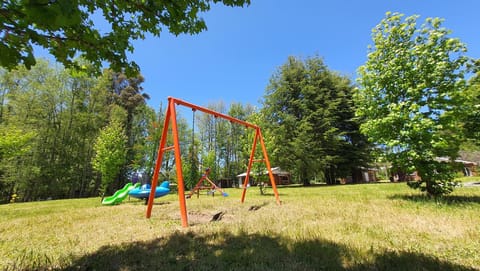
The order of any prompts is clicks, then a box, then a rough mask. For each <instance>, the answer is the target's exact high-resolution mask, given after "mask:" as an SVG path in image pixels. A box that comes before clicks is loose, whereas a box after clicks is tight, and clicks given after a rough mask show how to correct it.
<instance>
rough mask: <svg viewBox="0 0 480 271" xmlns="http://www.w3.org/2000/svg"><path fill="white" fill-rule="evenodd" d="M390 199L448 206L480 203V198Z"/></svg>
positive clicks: (396, 196)
mask: <svg viewBox="0 0 480 271" xmlns="http://www.w3.org/2000/svg"><path fill="white" fill-rule="evenodd" d="M390 199H401V200H407V201H413V202H425V203H435V204H437V203H440V204H447V205H461V204H469V203H480V196H443V197H438V198H433V197H429V196H427V195H393V196H391V197H390Z"/></svg>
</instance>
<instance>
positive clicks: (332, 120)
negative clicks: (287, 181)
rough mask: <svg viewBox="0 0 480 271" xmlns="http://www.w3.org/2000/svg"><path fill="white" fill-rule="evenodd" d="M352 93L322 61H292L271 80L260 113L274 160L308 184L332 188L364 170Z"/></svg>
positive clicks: (343, 79)
mask: <svg viewBox="0 0 480 271" xmlns="http://www.w3.org/2000/svg"><path fill="white" fill-rule="evenodd" d="M352 92H353V86H352V84H351V82H350V80H349V79H348V78H346V77H343V76H341V75H339V74H337V73H335V72H332V71H330V70H328V68H327V67H326V65H325V64H324V63H323V61H322V59H320V58H319V57H312V58H308V59H306V60H305V61H303V60H301V59H298V58H295V57H289V58H288V60H287V62H286V63H285V64H284V65H283V66H281V67H280V69H279V70H278V72H277V73H276V74H274V75H273V76H272V78H271V79H270V84H269V85H268V87H267V91H266V95H265V96H264V101H263V106H264V107H263V109H262V112H261V113H262V115H263V117H264V123H263V125H262V127H265V128H266V132H265V134H266V135H270V136H268V137H269V138H271V143H270V144H269V148H270V150H269V153H271V156H272V161H273V162H274V163H275V164H276V165H278V166H281V167H283V168H285V169H287V170H291V171H292V173H293V174H294V176H295V177H296V178H298V179H299V180H301V181H303V182H304V184H305V185H308V184H309V183H310V180H313V179H316V178H318V179H324V180H326V181H327V182H328V183H334V182H335V180H336V178H337V177H347V176H348V175H351V173H352V171H353V170H354V168H357V167H359V166H362V165H365V164H366V162H365V159H364V158H365V157H367V155H365V154H366V153H367V148H366V144H361V140H362V136H361V135H360V134H359V130H358V124H356V122H355V120H354V112H355V107H354V104H353V101H352ZM269 141H270V139H269ZM352 175H353V174H352Z"/></svg>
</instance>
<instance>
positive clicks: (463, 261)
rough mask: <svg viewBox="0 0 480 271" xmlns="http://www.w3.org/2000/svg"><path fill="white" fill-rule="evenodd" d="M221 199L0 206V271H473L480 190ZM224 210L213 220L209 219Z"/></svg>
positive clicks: (478, 252) (363, 188)
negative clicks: (441, 194)
mask: <svg viewBox="0 0 480 271" xmlns="http://www.w3.org/2000/svg"><path fill="white" fill-rule="evenodd" d="M227 192H228V193H229V195H230V196H229V197H221V196H219V195H216V196H215V197H211V196H207V195H205V194H204V195H201V196H200V198H197V197H193V198H191V199H188V200H187V210H188V213H189V223H190V227H188V228H182V227H181V226H180V225H181V223H180V212H179V205H178V197H177V195H175V194H170V195H168V196H166V197H163V198H158V199H156V201H155V205H154V207H153V212H152V217H151V219H146V218H145V211H146V206H145V205H143V202H142V201H138V200H135V199H131V200H125V201H124V202H123V203H122V204H121V205H117V206H102V205H101V204H100V199H99V198H89V199H75V200H58V201H44V202H32V203H15V204H8V205H1V206H0V270H146V269H149V270H277V271H278V270H480V187H479V186H474V187H462V188H459V189H457V190H456V191H455V193H453V194H452V195H451V196H449V197H447V198H445V199H442V200H439V201H435V200H432V199H428V198H425V197H424V196H422V195H421V194H419V193H418V192H415V191H413V190H411V189H409V188H408V187H407V186H406V185H405V184H404V183H400V184H396V183H395V184H393V183H378V184H365V185H343V186H315V187H308V188H304V187H288V188H287V187H285V188H280V189H279V193H280V199H281V201H282V205H281V206H278V205H276V204H275V200H274V197H273V195H272V193H271V192H272V191H271V190H270V191H267V192H270V195H266V196H261V195H260V193H259V190H258V188H255V187H252V188H249V191H248V193H247V197H246V200H245V203H244V204H241V203H240V200H239V199H240V193H241V190H238V189H229V190H227ZM219 212H223V216H222V218H221V220H220V221H214V222H211V221H210V220H211V219H212V217H213V215H215V214H217V213H219Z"/></svg>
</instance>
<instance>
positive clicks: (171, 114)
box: [146, 97, 280, 227]
mask: <svg viewBox="0 0 480 271" xmlns="http://www.w3.org/2000/svg"><path fill="white" fill-rule="evenodd" d="M176 105H182V106H186V107H189V108H191V109H192V110H198V111H201V112H203V113H206V114H210V115H213V116H214V117H216V118H222V119H225V120H228V121H230V122H231V123H237V124H240V125H243V126H245V127H247V128H251V129H254V130H255V136H254V138H253V145H252V150H251V153H250V159H249V161H248V167H247V175H246V177H245V181H244V185H243V191H242V196H241V202H242V203H243V202H244V201H245V194H246V191H247V184H248V183H249V176H250V171H251V169H252V164H253V162H264V163H265V166H266V168H267V171H268V176H269V179H270V184H271V186H272V190H273V192H274V195H275V199H276V202H277V204H280V198H279V196H278V191H277V186H276V184H275V180H274V178H273V174H272V169H271V167H270V161H269V160H268V155H267V149H266V148H265V143H264V140H263V137H262V133H261V131H260V127H258V126H256V125H254V124H251V123H249V122H246V121H243V120H239V119H236V118H233V117H231V116H228V115H225V114H222V113H218V112H215V111H213V110H210V109H208V108H205V107H201V106H197V105H194V104H191V103H188V102H185V101H182V100H179V99H176V98H173V97H168V107H167V111H166V114H165V122H164V125H163V132H162V136H161V139H160V145H159V147H158V152H157V161H156V163H155V170H154V173H153V177H152V186H151V193H150V195H149V198H148V204H147V211H146V217H147V218H150V216H151V214H152V208H153V202H154V199H155V195H154V194H155V191H154V189H155V187H156V186H157V183H158V175H159V172H160V167H161V165H162V159H163V154H164V153H165V152H166V151H170V150H172V151H174V153H175V167H176V172H177V183H178V199H179V203H180V215H181V220H182V226H183V227H188V218H187V206H186V200H185V188H184V186H185V184H184V180H183V173H182V159H181V153H180V143H179V140H178V127H177V113H176ZM170 124H171V125H172V126H171V131H172V135H173V146H168V147H167V146H165V145H166V143H167V136H168V133H169V126H170ZM258 143H260V145H261V148H262V153H263V159H254V158H255V157H254V156H255V150H256V147H257V144H258Z"/></svg>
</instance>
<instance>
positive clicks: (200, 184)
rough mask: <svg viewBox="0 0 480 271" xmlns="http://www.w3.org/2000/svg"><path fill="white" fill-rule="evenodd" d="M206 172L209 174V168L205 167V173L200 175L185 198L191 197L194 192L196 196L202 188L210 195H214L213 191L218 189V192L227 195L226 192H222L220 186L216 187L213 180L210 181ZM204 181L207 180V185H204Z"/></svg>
mask: <svg viewBox="0 0 480 271" xmlns="http://www.w3.org/2000/svg"><path fill="white" fill-rule="evenodd" d="M208 174H210V169H209V168H207V169H206V170H205V173H204V174H203V175H202V177H201V178H200V180H199V181H198V183H197V184H196V185H195V187H194V188H193V189H192V190H191V191H190V193H189V194H188V195H187V199H189V198H191V197H192V195H193V194H195V192H197V197H198V195H199V194H200V190H204V189H208V190H209V193H211V194H212V195H215V191H217V190H218V191H220V193H222V196H224V197H228V194H227V193H225V192H223V190H222V189H221V188H220V187H218V186H217V185H216V184H215V183H214V182H212V181H211V180H210V179H209V178H208ZM205 182H207V183H208V184H209V185H207V186H205V185H204V183H205Z"/></svg>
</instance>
